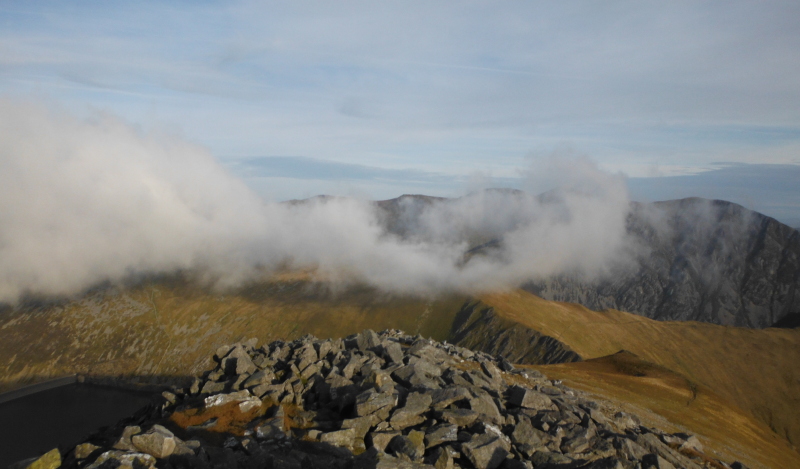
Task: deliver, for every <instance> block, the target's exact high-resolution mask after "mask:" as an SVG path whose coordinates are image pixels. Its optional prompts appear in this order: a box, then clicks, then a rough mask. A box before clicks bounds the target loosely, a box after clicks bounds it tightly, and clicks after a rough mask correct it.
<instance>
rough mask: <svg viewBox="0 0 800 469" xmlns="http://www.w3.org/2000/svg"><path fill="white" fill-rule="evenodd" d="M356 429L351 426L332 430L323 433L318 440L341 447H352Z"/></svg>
mask: <svg viewBox="0 0 800 469" xmlns="http://www.w3.org/2000/svg"><path fill="white" fill-rule="evenodd" d="M355 439H356V431H355V430H354V429H352V428H346V429H344V430H337V431H334V432H328V433H323V434H322V435H320V437H319V441H321V442H323V443H328V444H331V445H334V446H341V447H343V448H352V447H353V443H355Z"/></svg>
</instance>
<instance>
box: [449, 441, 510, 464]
mask: <svg viewBox="0 0 800 469" xmlns="http://www.w3.org/2000/svg"><path fill="white" fill-rule="evenodd" d="M461 451H462V452H463V453H464V456H466V457H467V459H469V461H470V462H471V463H472V465H473V466H475V467H476V469H495V468H497V467H500V464H502V463H503V461H505V459H506V455H508V448H507V447H506V443H505V442H504V441H503V440H502V439H501V438H500V437H498V436H496V435H492V434H487V433H484V434H482V435H476V436H475V437H473V438H472V439H471V440H470V441H468V442H467V443H464V444H463V445H461Z"/></svg>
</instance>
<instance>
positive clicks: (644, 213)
mask: <svg viewBox="0 0 800 469" xmlns="http://www.w3.org/2000/svg"><path fill="white" fill-rule="evenodd" d="M627 228H628V233H629V234H630V235H631V243H630V245H631V246H632V247H634V248H635V249H636V252H637V254H636V256H635V257H636V260H635V262H634V266H633V267H632V268H625V269H620V270H618V271H616V272H614V273H613V274H612V275H610V276H609V277H608V278H606V279H604V280H599V281H585V280H581V279H578V278H574V277H569V276H560V277H555V278H549V279H544V280H539V281H536V282H533V283H530V284H528V285H527V286H526V287H525V288H526V289H528V290H529V291H531V292H532V293H535V294H536V295H539V296H541V297H543V298H545V299H549V300H556V301H566V302H572V303H580V304H582V305H584V306H586V307H588V308H591V309H595V310H602V309H605V308H613V309H618V310H621V311H627V312H631V313H636V314H641V315H643V316H646V317H649V318H652V319H659V320H665V321H666V320H669V321H703V322H710V323H715V324H722V325H733V326H742V327H754V328H764V327H770V326H771V325H772V324H774V323H776V322H777V321H778V320H779V319H781V318H782V317H784V316H786V315H787V314H788V313H789V312H792V311H798V310H800V232H798V231H797V230H795V229H793V228H791V227H789V226H787V225H784V224H783V223H780V222H778V221H777V220H775V219H773V218H770V217H767V216H765V215H762V214H760V213H757V212H753V211H750V210H747V209H745V208H744V207H742V206H740V205H736V204H733V203H730V202H724V201H720V200H705V199H698V198H691V199H682V200H674V201H668V202H657V203H654V204H636V203H634V204H633V205H632V210H631V213H630V215H629V217H628V224H627Z"/></svg>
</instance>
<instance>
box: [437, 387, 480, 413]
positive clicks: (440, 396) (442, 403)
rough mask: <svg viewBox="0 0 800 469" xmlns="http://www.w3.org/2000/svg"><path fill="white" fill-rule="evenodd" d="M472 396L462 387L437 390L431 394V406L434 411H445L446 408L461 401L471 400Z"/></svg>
mask: <svg viewBox="0 0 800 469" xmlns="http://www.w3.org/2000/svg"><path fill="white" fill-rule="evenodd" d="M471 397H472V394H471V393H470V392H469V390H468V389H467V388H465V387H462V386H450V387H446V388H442V389H436V390H434V391H433V393H431V406H432V407H433V408H434V409H437V410H439V409H444V408H445V407H447V406H449V405H450V404H453V403H454V402H458V401H461V400H465V399H469V398H471Z"/></svg>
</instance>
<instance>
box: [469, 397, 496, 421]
mask: <svg viewBox="0 0 800 469" xmlns="http://www.w3.org/2000/svg"><path fill="white" fill-rule="evenodd" d="M469 407H470V409H472V410H474V411H475V412H477V413H479V414H481V415H482V417H481V420H486V421H489V422H491V423H496V424H500V423H503V422H504V421H505V418H504V417H503V415H502V414H501V413H500V410H499V409H498V408H497V405H496V404H495V403H494V400H493V399H492V396H490V395H488V394H484V393H481V394H479V395H478V396H476V397H472V398H470V399H469Z"/></svg>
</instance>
